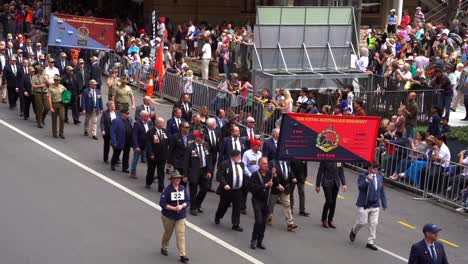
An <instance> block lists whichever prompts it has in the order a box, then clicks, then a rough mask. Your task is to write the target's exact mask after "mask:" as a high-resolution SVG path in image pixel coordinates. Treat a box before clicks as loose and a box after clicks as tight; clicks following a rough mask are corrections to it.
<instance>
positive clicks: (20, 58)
mask: <svg viewBox="0 0 468 264" xmlns="http://www.w3.org/2000/svg"><path fill="white" fill-rule="evenodd" d="M24 59H28V57H25V56H24V53H23V50H22V49H18V50H17V51H16V61H17V62H18V64H19V65H22V64H23V60H24Z"/></svg>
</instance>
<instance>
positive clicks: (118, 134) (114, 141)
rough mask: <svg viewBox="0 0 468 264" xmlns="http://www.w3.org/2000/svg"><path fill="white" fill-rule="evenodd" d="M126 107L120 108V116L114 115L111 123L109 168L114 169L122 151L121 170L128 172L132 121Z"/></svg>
mask: <svg viewBox="0 0 468 264" xmlns="http://www.w3.org/2000/svg"><path fill="white" fill-rule="evenodd" d="M129 115H130V111H129V110H128V108H123V109H121V110H120V116H119V117H116V118H115V119H114V120H113V121H112V124H111V146H112V148H113V149H114V153H113V154H112V159H111V170H113V171H115V165H116V164H117V161H118V160H119V157H120V153H122V151H123V158H122V172H125V173H129V171H128V160H129V156H130V148H131V146H132V129H133V122H132V118H131V117H130V116H129Z"/></svg>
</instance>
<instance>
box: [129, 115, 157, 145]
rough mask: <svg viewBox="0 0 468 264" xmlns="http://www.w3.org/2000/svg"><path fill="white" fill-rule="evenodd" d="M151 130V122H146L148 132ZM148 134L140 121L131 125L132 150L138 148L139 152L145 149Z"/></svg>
mask: <svg viewBox="0 0 468 264" xmlns="http://www.w3.org/2000/svg"><path fill="white" fill-rule="evenodd" d="M151 128H153V122H151V120H149V121H148V132H149V131H150V129H151ZM147 134H148V133H147V132H146V130H145V125H144V124H143V121H142V120H141V119H140V120H138V121H136V122H135V124H133V129H132V146H133V148H134V149H136V148H140V150H141V151H143V150H145V149H146V139H147V138H148V135H147Z"/></svg>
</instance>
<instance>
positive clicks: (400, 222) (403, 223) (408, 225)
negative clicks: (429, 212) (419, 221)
mask: <svg viewBox="0 0 468 264" xmlns="http://www.w3.org/2000/svg"><path fill="white" fill-rule="evenodd" d="M398 223H399V224H400V225H402V226H406V227H408V228H411V229H416V227H415V226H413V225H410V224H408V223H405V222H403V221H398Z"/></svg>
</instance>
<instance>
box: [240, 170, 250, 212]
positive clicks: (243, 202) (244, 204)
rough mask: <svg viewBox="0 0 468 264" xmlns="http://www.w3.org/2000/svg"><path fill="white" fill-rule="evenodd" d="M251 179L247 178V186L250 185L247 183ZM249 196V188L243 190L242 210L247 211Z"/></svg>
mask: <svg viewBox="0 0 468 264" xmlns="http://www.w3.org/2000/svg"><path fill="white" fill-rule="evenodd" d="M248 179H249V178H246V183H245V185H248V184H249V182H248V181H247V180H248ZM248 194H249V189H248V188H244V189H242V206H241V210H242V211H243V210H247V195H248Z"/></svg>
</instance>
